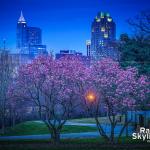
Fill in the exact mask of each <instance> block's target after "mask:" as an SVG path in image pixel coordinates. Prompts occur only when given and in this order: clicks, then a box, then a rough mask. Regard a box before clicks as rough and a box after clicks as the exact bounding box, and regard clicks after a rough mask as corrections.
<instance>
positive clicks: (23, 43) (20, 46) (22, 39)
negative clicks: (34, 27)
mask: <svg viewBox="0 0 150 150" xmlns="http://www.w3.org/2000/svg"><path fill="white" fill-rule="evenodd" d="M26 48H27V23H26V21H25V19H24V17H23V13H22V11H21V15H20V17H19V20H18V23H17V50H18V51H19V52H21V53H24V52H23V51H25V49H26Z"/></svg>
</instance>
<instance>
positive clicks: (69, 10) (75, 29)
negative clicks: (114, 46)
mask: <svg viewBox="0 0 150 150" xmlns="http://www.w3.org/2000/svg"><path fill="white" fill-rule="evenodd" d="M142 4H143V5H142ZM148 4H149V2H148V0H138V1H135V0H132V1H129V0H121V4H119V0H110V1H108V0H106V1H98V0H95V1H94V2H92V1H90V0H86V1H85V0H82V1H79V0H76V1H74V0H72V2H70V1H68V0H62V1H61V2H59V1H58V0H56V1H48V0H44V1H41V0H36V1H35V0H28V1H25V0H14V1H13V3H12V2H11V1H10V0H6V1H4V0H2V1H1V5H0V7H1V11H2V13H1V14H0V18H1V20H3V21H2V22H1V29H0V38H1V42H0V43H1V44H0V47H2V46H3V44H2V39H3V38H6V47H7V48H9V49H10V50H13V52H15V48H16V34H15V32H16V21H17V19H18V17H19V15H20V11H21V10H22V11H23V13H24V17H25V18H26V20H27V22H29V24H31V25H32V26H38V27H40V28H41V29H42V31H43V43H44V44H46V45H47V47H48V50H51V49H52V50H54V52H55V53H56V52H58V51H59V50H60V49H76V50H78V51H81V52H83V53H84V54H86V44H85V42H86V40H88V39H90V38H91V32H90V31H91V24H92V20H93V18H94V17H95V15H96V14H97V12H99V11H105V12H106V11H107V12H109V13H110V14H111V16H112V17H113V18H114V20H115V22H116V26H117V27H116V28H117V38H118V37H119V35H120V34H121V33H124V32H127V33H129V34H131V31H130V30H129V27H128V26H127V23H126V20H127V19H128V18H132V17H134V16H135V15H136V14H137V13H138V12H140V11H142V10H145V9H148V7H149V5H148ZM125 10H128V11H125ZM12 11H13V13H12ZM117 14H119V15H117Z"/></svg>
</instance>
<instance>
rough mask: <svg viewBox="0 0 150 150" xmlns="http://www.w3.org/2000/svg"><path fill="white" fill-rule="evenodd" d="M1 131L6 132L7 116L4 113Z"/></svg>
mask: <svg viewBox="0 0 150 150" xmlns="http://www.w3.org/2000/svg"><path fill="white" fill-rule="evenodd" d="M1 133H2V134H4V133H5V116H4V114H3V115H2V128H1Z"/></svg>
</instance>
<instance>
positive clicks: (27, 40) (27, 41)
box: [17, 12, 47, 58]
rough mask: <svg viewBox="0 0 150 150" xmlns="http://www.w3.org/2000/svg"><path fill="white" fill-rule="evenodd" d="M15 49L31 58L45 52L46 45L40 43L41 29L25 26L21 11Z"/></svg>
mask: <svg viewBox="0 0 150 150" xmlns="http://www.w3.org/2000/svg"><path fill="white" fill-rule="evenodd" d="M17 50H18V51H19V53H20V54H27V55H29V56H30V57H31V58H35V57H36V56H38V55H41V54H44V55H45V54H47V50H46V45H42V31H41V29H40V28H38V27H29V26H27V23H26V21H25V19H24V17H23V13H22V12H21V15H20V18H19V20H18V23H17Z"/></svg>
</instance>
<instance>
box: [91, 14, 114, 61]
mask: <svg viewBox="0 0 150 150" xmlns="http://www.w3.org/2000/svg"><path fill="white" fill-rule="evenodd" d="M115 40H116V24H115V22H114V21H113V19H112V17H111V16H110V14H109V13H104V12H99V13H98V14H97V16H96V17H95V19H94V21H93V23H92V32H91V56H92V58H93V59H101V58H102V57H111V52H110V51H112V44H111V43H113V42H114V41H115Z"/></svg>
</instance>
